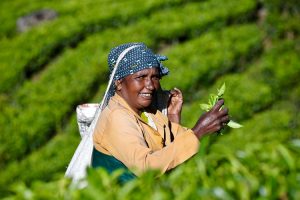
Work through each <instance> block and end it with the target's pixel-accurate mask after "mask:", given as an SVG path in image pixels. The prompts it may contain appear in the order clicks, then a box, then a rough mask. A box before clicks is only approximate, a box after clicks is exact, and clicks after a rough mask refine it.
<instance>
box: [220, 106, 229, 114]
mask: <svg viewBox="0 0 300 200" xmlns="http://www.w3.org/2000/svg"><path fill="white" fill-rule="evenodd" d="M228 111H229V110H228V108H226V107H225V108H222V109H221V110H220V112H219V116H225V115H228Z"/></svg>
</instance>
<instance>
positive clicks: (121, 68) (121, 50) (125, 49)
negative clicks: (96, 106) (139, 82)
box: [105, 43, 169, 105]
mask: <svg viewBox="0 0 300 200" xmlns="http://www.w3.org/2000/svg"><path fill="white" fill-rule="evenodd" d="M165 60H167V57H166V56H161V55H155V54H154V53H153V52H152V51H151V49H149V48H148V47H147V46H146V45H145V44H144V43H126V44H121V45H119V46H117V47H114V48H113V49H111V51H110V53H109V55H108V67H109V71H110V74H111V73H112V71H113V70H114V68H115V67H116V64H117V65H118V66H117V70H116V72H115V75H114V77H113V80H114V81H115V80H119V79H122V78H124V77H126V76H128V75H130V74H134V73H136V72H138V71H141V70H143V69H148V68H153V67H157V68H158V69H159V73H160V75H161V76H164V75H167V74H168V73H169V70H168V68H166V67H164V66H163V65H162V63H161V61H165ZM114 93H115V89H114V84H112V85H111V87H110V89H109V92H108V98H107V100H106V102H105V105H107V103H108V101H109V99H110V97H112V96H113V95H114Z"/></svg>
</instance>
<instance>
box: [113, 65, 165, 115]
mask: <svg viewBox="0 0 300 200" xmlns="http://www.w3.org/2000/svg"><path fill="white" fill-rule="evenodd" d="M159 80H160V75H159V71H158V68H156V67H154V68H150V69H144V70H141V71H138V72H136V73H134V74H132V75H128V76H126V77H125V78H123V79H121V80H119V81H117V93H118V94H119V95H120V96H121V97H123V98H124V99H125V100H126V102H127V103H128V105H129V106H130V107H131V108H132V109H133V110H134V111H135V112H136V113H138V114H140V113H141V112H142V111H143V110H144V109H145V108H147V107H148V106H150V104H151V102H152V100H153V98H154V96H155V93H156V91H157V90H158V89H159V88H160V83H159Z"/></svg>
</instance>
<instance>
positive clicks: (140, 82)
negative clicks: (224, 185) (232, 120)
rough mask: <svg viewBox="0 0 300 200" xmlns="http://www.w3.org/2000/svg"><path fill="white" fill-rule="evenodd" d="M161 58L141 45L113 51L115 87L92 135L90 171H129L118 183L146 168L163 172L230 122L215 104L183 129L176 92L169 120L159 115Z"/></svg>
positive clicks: (131, 44)
mask: <svg viewBox="0 0 300 200" xmlns="http://www.w3.org/2000/svg"><path fill="white" fill-rule="evenodd" d="M165 59H166V58H165V57H162V56H157V55H155V54H153V52H152V51H151V50H150V49H149V48H147V47H146V46H145V44H143V43H128V44H123V45H120V46H117V47H115V48H113V49H112V50H111V52H110V54H109V56H108V63H109V67H110V72H111V73H112V72H113V71H115V75H114V74H113V80H114V85H113V87H111V88H110V91H109V94H110V97H109V98H108V99H109V101H108V102H107V106H106V107H105V108H104V110H103V111H102V113H101V115H100V117H99V119H98V121H97V124H96V128H95V131H94V135H93V141H94V151H93V158H92V166H93V167H98V166H102V167H104V168H106V169H107V170H108V171H110V172H112V171H114V170H116V169H119V168H123V169H127V168H128V169H129V172H128V173H125V174H123V176H122V177H121V181H123V182H124V181H126V180H129V179H131V178H133V177H134V176H135V175H137V176H138V175H140V174H141V172H143V171H145V170H147V169H158V170H160V171H161V172H162V173H164V172H166V171H168V170H170V169H172V168H174V167H176V166H178V165H179V164H181V163H183V162H184V161H186V160H187V159H189V158H191V157H192V156H193V155H195V154H196V153H197V152H198V149H199V139H200V138H201V137H203V136H204V135H206V134H209V133H213V132H216V131H219V130H220V129H221V128H222V127H223V126H224V125H226V123H227V122H228V121H229V117H228V110H227V109H226V108H225V109H221V107H222V105H223V104H224V101H223V100H220V101H218V102H217V104H216V105H215V106H214V107H213V109H212V110H211V111H209V112H207V113H205V114H204V115H202V116H201V117H200V118H199V119H198V121H197V122H196V124H195V126H194V127H193V128H191V129H189V128H185V127H182V126H181V125H180V124H178V122H179V121H180V117H179V116H180V111H181V104H182V102H181V101H180V92H179V93H178V91H177V92H176V91H173V92H172V94H171V97H172V98H171V101H170V104H169V107H168V117H169V119H168V117H167V116H166V115H164V114H162V112H161V111H160V110H159V108H158V107H159V106H157V103H159V101H155V100H156V99H157V96H158V95H159V94H160V93H159V91H161V87H160V79H161V77H162V76H164V75H167V74H168V69H167V68H165V67H164V66H163V65H162V64H161V61H162V60H165ZM114 69H115V70H114ZM172 112H174V113H172ZM174 116H175V118H172V117H174ZM176 122H177V123H176Z"/></svg>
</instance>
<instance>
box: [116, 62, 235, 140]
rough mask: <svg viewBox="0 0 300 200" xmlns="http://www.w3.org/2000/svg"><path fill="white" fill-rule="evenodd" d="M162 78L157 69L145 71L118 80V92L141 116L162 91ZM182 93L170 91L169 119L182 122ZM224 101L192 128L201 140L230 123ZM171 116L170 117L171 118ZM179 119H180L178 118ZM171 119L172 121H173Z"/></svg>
mask: <svg viewBox="0 0 300 200" xmlns="http://www.w3.org/2000/svg"><path fill="white" fill-rule="evenodd" d="M159 81H160V76H159V71H158V69H157V68H149V69H144V70H141V71H139V72H136V73H134V74H132V75H128V76H126V77H125V78H123V79H121V80H117V81H116V82H115V84H116V92H117V94H118V95H120V96H121V97H123V98H124V99H125V101H126V102H127V103H128V105H129V106H130V107H131V108H132V109H133V110H134V111H135V112H136V113H138V114H139V115H141V113H142V112H143V111H144V109H146V108H148V107H149V106H150V105H151V102H152V101H153V99H154V97H155V93H156V91H157V90H159V89H160V82H159ZM182 103H183V98H182V93H181V92H180V90H179V91H178V90H177V89H174V90H172V91H170V102H169V106H168V117H169V119H170V117H171V119H172V117H174V116H175V118H174V119H173V120H175V121H176V120H177V121H178V122H179V121H180V113H181V109H182ZM223 105H224V100H223V99H221V100H219V101H218V102H217V103H216V105H215V106H214V107H213V108H212V109H211V110H210V111H208V112H206V113H204V114H203V115H202V116H200V118H199V119H198V121H197V123H196V124H195V126H194V127H193V128H192V130H193V131H194V133H195V135H196V136H197V137H198V138H199V139H200V138H202V137H203V136H204V135H206V134H209V133H213V132H217V131H219V130H220V129H222V128H223V126H225V125H226V124H227V123H228V122H229V115H228V109H227V108H223V109H221V107H222V106H223ZM169 115H170V116H169ZM178 117H179V118H178ZM171 119H170V120H171Z"/></svg>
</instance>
